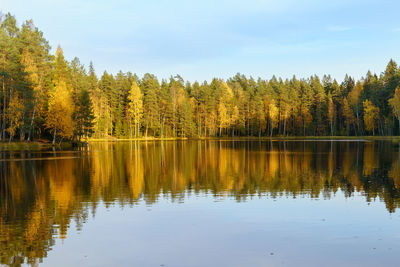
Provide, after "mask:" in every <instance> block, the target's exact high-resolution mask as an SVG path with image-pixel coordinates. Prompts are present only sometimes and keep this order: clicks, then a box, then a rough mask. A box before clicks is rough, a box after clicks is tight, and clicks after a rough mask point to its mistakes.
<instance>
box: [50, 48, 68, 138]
mask: <svg viewBox="0 0 400 267" xmlns="http://www.w3.org/2000/svg"><path fill="white" fill-rule="evenodd" d="M67 82H68V65H67V63H66V62H65V60H64V56H63V51H62V49H61V48H60V47H58V48H57V52H56V59H55V70H54V77H53V84H54V86H53V88H52V89H51V90H50V91H49V102H48V109H47V116H46V127H47V128H48V129H50V130H51V131H52V133H53V145H54V144H55V142H56V137H57V135H58V136H60V137H61V140H62V138H69V137H71V136H72V135H73V129H74V123H73V121H72V113H73V111H74V104H73V101H72V97H71V86H70V84H69V83H67Z"/></svg>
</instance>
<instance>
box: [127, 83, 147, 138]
mask: <svg viewBox="0 0 400 267" xmlns="http://www.w3.org/2000/svg"><path fill="white" fill-rule="evenodd" d="M128 100H129V104H128V117H129V127H130V134H131V138H132V121H133V123H134V125H135V138H136V137H137V136H138V133H139V128H140V121H141V119H142V117H143V94H142V92H141V91H140V88H139V86H138V85H137V83H136V82H133V83H132V86H131V90H130V91H129V95H128Z"/></svg>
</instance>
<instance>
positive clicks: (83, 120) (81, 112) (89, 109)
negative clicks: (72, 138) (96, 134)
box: [74, 89, 95, 141]
mask: <svg viewBox="0 0 400 267" xmlns="http://www.w3.org/2000/svg"><path fill="white" fill-rule="evenodd" d="M77 106H78V108H77V111H76V115H75V116H74V117H75V125H76V127H75V129H76V132H75V134H76V135H77V136H78V138H79V141H80V140H81V138H82V136H85V137H86V138H88V137H90V136H91V135H92V133H93V126H94V123H93V121H94V118H95V117H94V114H93V104H92V101H91V99H90V95H89V92H88V91H87V90H86V89H85V90H82V92H81V94H80V96H79V102H78V105H77Z"/></svg>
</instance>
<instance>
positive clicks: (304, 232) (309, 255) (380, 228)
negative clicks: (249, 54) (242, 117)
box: [0, 140, 400, 266]
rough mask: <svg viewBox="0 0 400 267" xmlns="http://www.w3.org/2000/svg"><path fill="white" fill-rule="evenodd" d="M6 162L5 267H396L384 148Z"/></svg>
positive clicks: (384, 144)
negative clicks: (24, 266)
mask: <svg viewBox="0 0 400 267" xmlns="http://www.w3.org/2000/svg"><path fill="white" fill-rule="evenodd" d="M0 153H1V154H0V264H3V265H5V266H8V265H10V266H21V265H33V266H399V262H400V212H399V209H398V208H399V207H400V149H399V145H398V144H396V143H392V142H390V141H374V142H370V141H363V140H358V141H285V142H283V141H261V142H260V141H176V142H172V141H171V142H164V141H163V142H161V141H154V142H153V141H150V142H119V143H95V144H91V145H90V146H89V147H88V148H85V149H80V150H75V151H51V150H49V151H23V152H21V151H15V152H12V151H9V152H0Z"/></svg>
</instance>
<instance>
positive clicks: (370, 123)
mask: <svg viewBox="0 0 400 267" xmlns="http://www.w3.org/2000/svg"><path fill="white" fill-rule="evenodd" d="M363 106H364V124H365V129H366V130H367V131H372V135H375V128H376V122H377V120H378V118H379V108H378V107H375V106H374V104H372V102H371V101H369V100H368V99H367V100H365V101H364V102H363Z"/></svg>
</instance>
